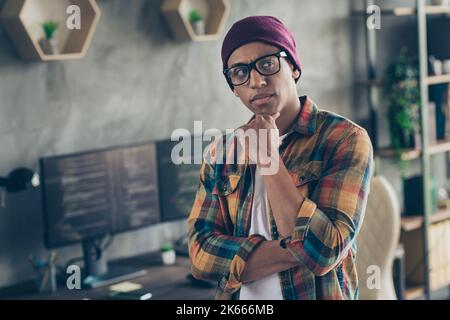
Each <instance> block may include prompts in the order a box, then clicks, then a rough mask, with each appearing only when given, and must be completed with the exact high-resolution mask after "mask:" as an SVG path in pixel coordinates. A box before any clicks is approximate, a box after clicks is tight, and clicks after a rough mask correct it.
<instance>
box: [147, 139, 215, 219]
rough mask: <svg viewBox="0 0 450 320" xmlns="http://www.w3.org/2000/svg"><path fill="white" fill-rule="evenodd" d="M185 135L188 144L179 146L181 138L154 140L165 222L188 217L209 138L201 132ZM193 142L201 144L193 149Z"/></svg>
mask: <svg viewBox="0 0 450 320" xmlns="http://www.w3.org/2000/svg"><path fill="white" fill-rule="evenodd" d="M186 139H189V141H190V142H189V143H190V147H189V148H188V147H187V144H186V145H185V146H184V148H182V146H181V145H179V143H181V140H180V141H171V140H170V139H168V140H163V141H158V142H157V143H156V150H157V157H158V180H159V190H160V193H159V194H160V208H161V220H162V221H164V222H166V221H174V220H183V219H187V218H188V216H189V213H190V211H191V209H192V206H193V204H194V200H195V195H196V193H197V189H198V186H199V182H200V168H201V163H202V159H203V151H204V149H205V147H206V146H207V145H208V144H209V143H210V141H209V140H208V139H207V138H205V140H204V139H203V138H202V136H194V137H188V138H186ZM185 141H186V140H185ZM195 143H198V145H197V146H201V147H197V148H198V150H196V152H194V148H195V147H196V145H195ZM177 145H178V146H179V147H176V146H177ZM200 148H201V149H200ZM181 149H182V150H181ZM200 151H201V152H200ZM180 162H181V163H180Z"/></svg>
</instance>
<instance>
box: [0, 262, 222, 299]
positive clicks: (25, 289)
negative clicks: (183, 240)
mask: <svg viewBox="0 0 450 320" xmlns="http://www.w3.org/2000/svg"><path fill="white" fill-rule="evenodd" d="M112 263H113V264H115V265H126V266H132V267H135V268H140V269H145V270H146V271H147V274H146V275H145V276H142V277H139V278H134V279H131V280H128V281H131V282H134V283H139V284H142V286H143V288H144V289H146V290H148V292H151V293H152V295H153V296H152V299H154V300H211V299H212V298H213V297H214V291H215V289H214V288H204V287H199V286H195V285H194V284H193V283H192V282H191V281H190V280H188V279H187V278H186V276H187V275H188V274H189V269H190V268H189V259H188V258H187V257H183V256H177V260H176V263H175V264H174V265H171V266H164V265H163V264H162V261H161V258H160V255H159V253H149V254H145V255H141V256H138V257H133V258H127V259H124V260H120V261H114V262H112ZM109 293H110V290H109V286H106V287H101V288H96V289H80V290H76V289H75V290H69V289H67V288H66V287H65V285H64V283H63V284H61V285H58V291H57V292H56V293H51V294H40V293H37V292H36V289H35V286H34V283H33V282H32V281H29V282H24V283H20V284H17V285H14V286H11V287H7V288H4V289H0V299H32V300H35V299H36V300H41V299H44V300H62V299H64V300H80V299H108V298H109Z"/></svg>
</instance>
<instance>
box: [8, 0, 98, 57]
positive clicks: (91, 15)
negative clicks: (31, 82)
mask: <svg viewBox="0 0 450 320" xmlns="http://www.w3.org/2000/svg"><path fill="white" fill-rule="evenodd" d="M70 5H76V6H78V7H79V8H80V19H79V21H80V29H73V30H70V29H69V28H68V27H67V26H66V20H67V19H69V18H70V16H71V14H72V13H73V12H70V11H69V13H67V8H68V7H69V6H70ZM100 15H101V13H100V9H99V8H98V6H97V3H96V2H95V0H6V1H5V4H4V7H3V10H2V13H1V19H2V22H3V25H4V27H5V29H6V31H7V32H8V34H9V36H10V38H11V39H12V41H13V43H14V45H15V46H16V48H17V51H18V52H19V54H20V56H21V57H22V58H24V59H27V60H41V61H53V60H66V59H80V58H83V57H84V56H85V54H86V51H87V49H88V47H89V44H90V42H91V40H92V36H93V35H94V32H95V29H96V27H97V23H98V21H99V19H100ZM48 20H52V21H56V22H58V29H57V31H56V32H55V35H54V39H56V43H55V47H54V48H56V49H55V51H54V52H52V53H49V51H48V50H44V47H43V46H42V45H41V43H40V40H41V39H42V38H44V37H45V34H44V30H43V28H42V23H43V22H45V21H48ZM56 50H57V51H56ZM55 52H56V53H55Z"/></svg>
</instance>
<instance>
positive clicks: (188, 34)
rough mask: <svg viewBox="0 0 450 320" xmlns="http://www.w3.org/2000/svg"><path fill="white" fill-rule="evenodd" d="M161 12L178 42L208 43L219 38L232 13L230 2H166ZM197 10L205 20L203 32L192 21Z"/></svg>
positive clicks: (202, 0) (195, 0)
mask: <svg viewBox="0 0 450 320" xmlns="http://www.w3.org/2000/svg"><path fill="white" fill-rule="evenodd" d="M161 10H162V12H163V14H164V17H165V19H166V21H167V23H168V25H169V27H170V29H171V31H172V34H173V36H174V37H175V38H176V39H178V40H192V41H208V40H216V39H218V38H219V36H220V34H221V32H222V29H223V26H224V23H225V21H226V19H227V18H228V15H229V12H230V4H229V2H228V0H164V2H163V4H162V6H161ZM192 10H195V11H196V13H198V14H199V15H200V16H201V17H202V20H203V30H204V31H202V32H199V30H200V29H198V28H196V27H195V26H194V24H193V23H191V21H190V14H191V11H192Z"/></svg>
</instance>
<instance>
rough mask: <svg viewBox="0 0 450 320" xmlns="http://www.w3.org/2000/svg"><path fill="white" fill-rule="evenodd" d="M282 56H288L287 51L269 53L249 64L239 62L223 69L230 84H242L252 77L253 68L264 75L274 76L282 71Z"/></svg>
mask: <svg viewBox="0 0 450 320" xmlns="http://www.w3.org/2000/svg"><path fill="white" fill-rule="evenodd" d="M281 57H283V58H286V57H287V54H286V52H284V51H280V52H277V53H273V54H268V55H266V56H262V57H259V58H258V59H256V60H255V61H253V62H251V63H249V64H245V63H239V64H237V65H234V66H232V67H231V68H227V69H225V70H223V74H224V75H225V77H226V78H227V81H228V82H229V83H230V84H232V85H233V86H241V85H243V84H244V83H246V82H247V81H248V80H249V79H250V73H251V72H252V69H255V70H256V71H257V72H258V73H259V74H260V75H263V76H272V75H274V74H276V73H278V72H280V69H281V64H280V58H281Z"/></svg>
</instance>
